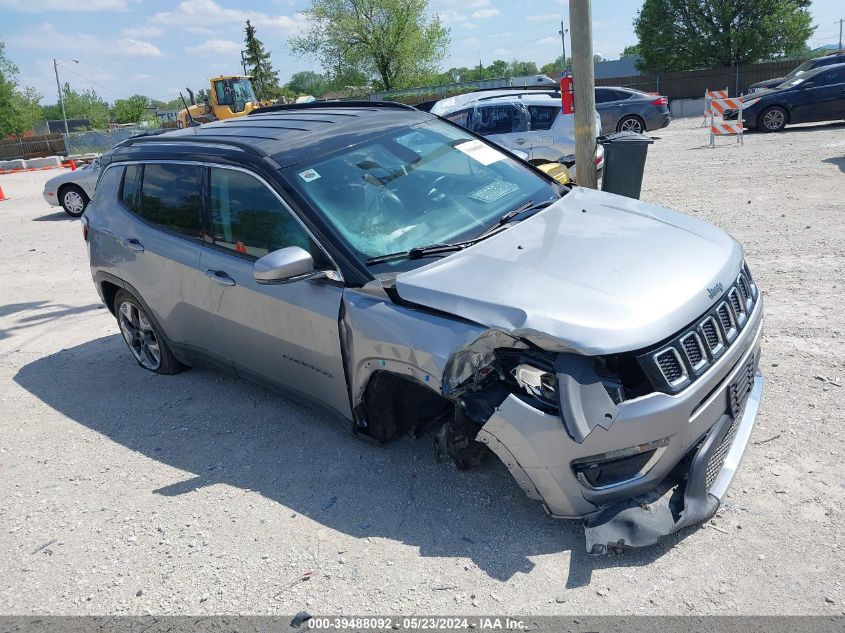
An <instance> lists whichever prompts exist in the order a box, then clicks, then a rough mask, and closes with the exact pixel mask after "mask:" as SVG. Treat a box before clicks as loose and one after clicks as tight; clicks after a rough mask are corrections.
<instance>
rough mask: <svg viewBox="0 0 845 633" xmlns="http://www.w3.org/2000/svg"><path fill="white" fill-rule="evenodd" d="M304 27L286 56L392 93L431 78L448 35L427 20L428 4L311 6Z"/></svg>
mask: <svg viewBox="0 0 845 633" xmlns="http://www.w3.org/2000/svg"><path fill="white" fill-rule="evenodd" d="M302 13H303V15H305V16H306V18H308V21H309V25H308V27H307V28H306V30H305V32H304V33H303V35H301V36H299V37H293V38H291V40H290V42H289V44H290V49H291V51H292V52H293V53H294V54H296V55H299V56H306V55H308V56H315V57H317V59H319V60H320V61H321V62H322V65H323V68H324V69H325V70H326V72H327V74H328V75H329V78H330V79H332V80H335V79H339V78H341V77H343V76H344V75H348V74H349V72H350V71H352V72H354V73H357V74H358V75H359V76H360V75H363V76H364V77H366V78H368V79H369V80H374V81H377V82H378V83H379V84H380V86H379V87H381V88H384V89H385V90H391V89H393V88H404V87H408V86H413V85H414V84H415V83H416V82H417V81H418V78H419V77H421V76H430V75H431V74H433V73H434V72H435V71H436V69H437V65H438V63H439V62H440V61H441V60H442V59H443V58H444V57H445V56H446V52H447V48H448V46H449V29H448V28H446V27H445V26H443V24H442V23H441V21H440V18H439V17H438V16H436V15H435V16H434V17H431V18H430V17H429V16H428V0H311V6H310V7H309V8H308V9H305V10H304V11H303V12H302Z"/></svg>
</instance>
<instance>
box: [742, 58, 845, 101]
mask: <svg viewBox="0 0 845 633" xmlns="http://www.w3.org/2000/svg"><path fill="white" fill-rule="evenodd" d="M842 63H845V53H842V52H840V53H834V54H833V55H825V56H824V57H816V58H815V59H808V60H807V61H805V62H804V63H803V64H801V65H800V66H798V67H797V68H795V69H794V70H793V71H792V72H791V73H789V74H788V75H786V77H775V78H774V79H766V80H765V81H758V82H757V83H756V84H751V85H750V86H748V92H749V93H754V92H762V91H763V90H771V89H772V88H777V87H778V86H779V85H781V84H782V83H784V82H785V81H789V80H790V79H797V78H799V77H802V76H803V75H805V74H807V73H808V72H810V71H811V70H813V69H815V68H821V67H822V66H830V65H831V64H842Z"/></svg>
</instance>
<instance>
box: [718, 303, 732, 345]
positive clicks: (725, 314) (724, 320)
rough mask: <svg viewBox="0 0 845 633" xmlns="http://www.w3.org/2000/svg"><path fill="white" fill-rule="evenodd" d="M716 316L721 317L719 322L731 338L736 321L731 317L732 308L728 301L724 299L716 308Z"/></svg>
mask: <svg viewBox="0 0 845 633" xmlns="http://www.w3.org/2000/svg"><path fill="white" fill-rule="evenodd" d="M716 316H717V317H719V323H720V324H721V325H722V329H723V330H724V331H725V333H726V334H727V335H728V338H730V337H731V332H732V331H733V329H734V322H733V318H732V317H731V310H730V308H729V307H728V304H727V303H725V302H724V301H723V302H722V303H721V304H719V307H718V308H716Z"/></svg>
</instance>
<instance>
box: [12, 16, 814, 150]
mask: <svg viewBox="0 0 845 633" xmlns="http://www.w3.org/2000/svg"><path fill="white" fill-rule="evenodd" d="M810 4H811V0H744V1H743V2H737V1H736V0H707V1H704V0H643V3H642V6H641V8H640V10H639V11H638V13H637V15H636V17H635V18H634V23H633V26H634V31H635V33H636V36H637V40H638V41H637V42H636V43H635V44H632V45H630V46H628V47H626V48H625V50H624V51H623V56H626V55H636V56H638V57H639V58H640V61H639V66H640V68H641V69H642V70H645V71H660V70H692V69H696V68H714V67H720V66H721V67H724V66H732V65H734V64H744V63H749V62H755V61H761V60H767V59H776V58H782V57H786V56H792V55H800V54H806V53H807V52H808V49H807V41H808V39H809V38H810V36H811V35H812V34H813V32H814V30H815V27H814V26H813V25H812V18H811V15H810V12H809V8H810ZM302 13H303V15H304V16H305V18H306V26H305V28H304V29H303V30H302V32H301V34H300V35H297V36H295V37H292V38H290V39H289V40H288V41H287V43H286V44H287V47H288V49H289V50H290V51H291V53H293V54H294V55H295V56H298V57H299V58H302V59H309V60H312V61H316V62H318V63H319V65H320V66H321V67H322V72H313V71H302V72H298V73H295V74H294V75H293V76H292V77H291V79H290V81H289V82H288V83H286V84H282V83H281V82H280V80H279V73H278V71H277V70H275V69H274V68H273V64H272V62H271V57H270V53H269V52H268V50H267V48H266V47H265V46H264V44H263V42H261V40H259V39H258V37H257V35H256V29H255V27H254V26H253V25H252V24H251V23H250V22H249V21H247V22H246V27H245V29H244V33H245V36H244V44H245V51H244V64H245V66H246V71H247V74H249V75H251V76H252V78H253V87H254V89H255V92H256V96H257V97H258V98H259V99H261V100H266V99H270V100H277V99H293V98H294V97H296V96H298V95H303V94H310V95H313V96H315V97H325V96H331V97H335V96H351V95H359V94H366V93H368V92H376V91H381V90H391V89H397V88H398V89H401V88H409V87H417V86H429V85H435V84H443V83H455V82H461V81H474V80H484V79H494V78H499V77H514V76H521V75H534V74H538V73H544V74H548V75H552V76H554V74H556V73H558V72H560V71H561V70H563V69H565V68H567V67H569V66H570V61H571V60H569V59H566V60H565V59H563V58H562V57H558V58H557V59H555V60H552V61H550V62H549V63H547V64H545V65H542V66H540V67H538V66H537V64H536V63H535V62H533V61H519V60H514V61H510V62H508V61H504V60H501V59H497V60H495V61H493V62H492V63H491V64H489V65H487V66H484V65H483V64H481V63H480V62H479V65H478V66H475V67H453V68H449V69H448V70H445V71H443V70H441V64H442V62H443V61H444V60H445V59H446V57H447V55H448V51H449V46H450V43H451V34H450V30H449V28H448V27H446V26H445V25H444V24H443V22H442V20H441V19H440V17H439V15H438V14H437V13H430V12H429V2H428V0H311V1H310V5H309V6H308V8H306V9H304V10H303V11H302ZM539 35H540V34H539V33H538V37H539ZM4 52H5V51H4V48H3V44H2V42H0V136H5V135H7V134H19V133H20V132H22V131H25V130H27V129H30V128H31V126H32V125H33V124H34V123H35V122H37V121H38V120H40V119H42V118H52V119H56V118H61V109H60V108H59V106H58V105H47V106H41V105H40V100H41V97H40V95H38V94H37V93H36V92H35V90H33V89H32V88H29V87H26V86H21V85H20V83H19V80H18V70H17V68H16V67H15V65H14V64H13V63H12V62H11V61H9V60H8V59H6V57H5V54H4ZM62 92H63V95H64V97H65V109H66V112H67V116H68V118H87V119H90V120H91V122H92V124H93V125H94V126H102V125H105V124H106V123H108V122H109V121H116V122H118V123H128V122H138V121H140V120H142V119H143V117H144V116H146V114H145V113H146V112H147V110H148V108H149V107H151V106H152V107H156V106H157V107H160V108H162V109H180V108H181V107H182V102H181V100H180V99H178V98H177V99H173V100H171V101H169V102H161V101H155V100H151V99H148V98H147V97H145V96H143V95H133V96H131V97H128V98H126V99H117V100H115V101H114V103H113V104H111V105H110V104H108V103H107V102H106V101H105V100H103V99H102V98H100V97H99V96H98V95H97V93H96V92H95V91H94V90H84V91H81V92H79V91H75V90H73V89H72V88H71V87H70V86H69V85H68V84H65V85H64V86H63V88H62ZM197 94H198V96H199V98H200V100H203V99H204V98H207V97H208V93H207V90H205V89H203V90H201V91H198V93H197Z"/></svg>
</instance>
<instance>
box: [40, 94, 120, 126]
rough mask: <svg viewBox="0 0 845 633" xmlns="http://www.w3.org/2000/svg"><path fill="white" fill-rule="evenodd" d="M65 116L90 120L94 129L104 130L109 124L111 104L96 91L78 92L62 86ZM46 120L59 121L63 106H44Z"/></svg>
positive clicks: (57, 104)
mask: <svg viewBox="0 0 845 633" xmlns="http://www.w3.org/2000/svg"><path fill="white" fill-rule="evenodd" d="M62 96H63V97H64V100H65V114H67V118H68V119H88V120H90V121H91V125H92V127H99V128H104V127H106V126H107V125H108V123H109V104H108V103H106V102H105V101H103V100H102V99H101V98H100V96H99V95H98V94H97V93H96V92H95V91H94V89H93V88H92V89H88V90H83V91H82V92H77V91H76V90H74V89H73V88H71V87H70V84H68V83H66V84H65V85H64V86H62ZM44 118H46V119H50V120H53V121H57V120H59V119H61V118H62V107H61V104H59V103H56V104H54V105H47V106H44Z"/></svg>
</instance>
